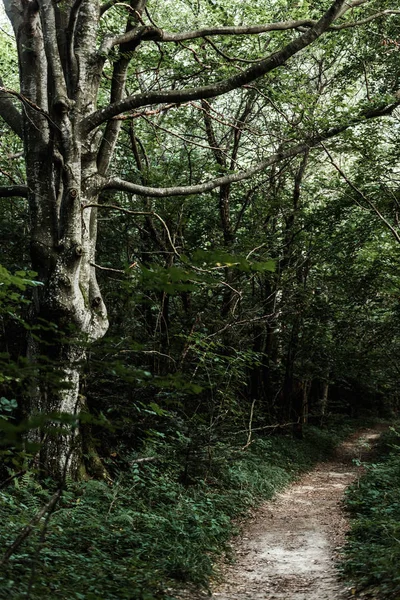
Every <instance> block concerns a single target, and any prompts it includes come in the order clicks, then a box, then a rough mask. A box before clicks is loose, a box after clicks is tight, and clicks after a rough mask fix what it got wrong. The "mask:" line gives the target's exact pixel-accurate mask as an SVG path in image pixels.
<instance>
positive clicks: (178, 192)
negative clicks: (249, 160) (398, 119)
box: [102, 100, 400, 198]
mask: <svg viewBox="0 0 400 600" xmlns="http://www.w3.org/2000/svg"><path fill="white" fill-rule="evenodd" d="M399 105H400V100H398V101H397V102H394V103H393V104H390V105H386V106H383V107H378V108H374V109H370V110H368V111H363V112H362V113H361V114H360V115H358V117H357V118H353V119H351V120H349V121H348V122H347V123H344V124H342V125H338V126H336V127H333V128H331V129H329V130H328V131H326V132H324V133H320V134H318V135H315V136H313V137H310V138H308V139H307V140H305V141H304V142H302V143H299V144H296V145H294V146H291V147H289V148H281V149H280V150H279V151H278V152H276V153H275V154H272V155H271V156H269V157H268V158H267V159H266V160H263V161H261V162H259V163H258V164H257V165H255V166H254V167H251V168H250V169H247V170H245V171H241V172H240V173H232V174H230V175H224V176H223V177H217V178H216V179H212V180H210V181H205V182H204V183H199V184H197V185H190V186H175V187H166V188H155V187H150V186H146V185H140V184H136V183H132V182H130V181H126V180H124V179H119V178H118V177H110V178H109V179H104V183H103V186H102V189H108V190H116V191H121V192H128V193H130V194H136V195H137V196H148V197H153V198H166V197H171V196H192V195H197V194H203V193H205V192H210V191H212V190H214V189H216V188H218V187H221V186H225V185H229V184H232V183H238V182H239V181H245V180H247V179H250V178H251V177H253V176H254V175H257V174H258V173H261V172H262V171H264V170H265V169H267V168H268V167H271V166H272V165H274V164H276V163H278V162H280V161H282V160H285V159H288V158H293V157H295V156H298V155H299V154H302V153H303V152H306V151H308V150H310V149H311V148H315V147H316V146H318V144H320V143H321V142H322V141H324V140H328V139H331V138H333V137H335V136H336V135H338V134H339V133H342V132H343V131H345V130H346V129H349V128H350V127H353V126H355V125H359V124H360V123H363V122H364V121H365V120H367V119H374V118H377V117H382V116H386V115H390V114H391V113H392V112H393V111H394V110H395V108H397V107H398V106H399Z"/></svg>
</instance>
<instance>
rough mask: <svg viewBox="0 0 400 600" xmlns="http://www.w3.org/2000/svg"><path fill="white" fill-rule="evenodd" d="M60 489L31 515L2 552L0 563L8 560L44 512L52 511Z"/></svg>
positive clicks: (59, 495) (2, 563) (58, 497)
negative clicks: (28, 520) (26, 523)
mask: <svg viewBox="0 0 400 600" xmlns="http://www.w3.org/2000/svg"><path fill="white" fill-rule="evenodd" d="M61 491H62V490H61V489H59V490H57V491H56V493H55V494H53V496H52V497H51V498H50V500H49V502H48V503H47V504H46V505H45V506H44V507H43V508H42V509H41V510H40V511H39V512H38V513H37V514H36V515H35V516H34V517H33V519H32V520H31V522H30V523H29V524H28V525H27V526H26V527H24V529H23V530H22V531H21V533H20V534H19V536H18V537H17V539H16V540H15V541H14V542H13V543H12V544H11V546H10V547H9V548H8V549H7V550H6V552H5V553H4V556H3V558H2V559H1V561H0V565H5V564H6V563H7V562H8V560H9V559H10V557H11V556H12V555H13V554H14V552H15V551H16V550H18V548H19V547H20V545H21V544H22V542H23V541H24V540H25V539H26V538H27V537H28V536H29V535H30V534H31V533H32V531H33V528H34V527H35V525H37V523H39V521H40V520H41V519H42V518H43V517H44V516H45V514H46V513H51V512H53V510H54V508H55V507H56V505H57V502H58V501H59V499H60V497H61Z"/></svg>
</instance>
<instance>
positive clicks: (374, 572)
mask: <svg viewBox="0 0 400 600" xmlns="http://www.w3.org/2000/svg"><path fill="white" fill-rule="evenodd" d="M365 469H366V473H365V475H364V476H363V477H362V479H361V480H360V481H359V482H357V483H356V484H354V485H353V486H352V487H351V488H350V489H349V490H348V493H347V497H346V507H347V509H348V511H349V513H350V515H351V517H352V526H351V531H350V533H349V538H348V543H347V546H346V548H345V560H344V562H343V564H342V569H343V572H344V574H345V576H346V577H348V578H351V580H352V581H353V582H354V585H355V586H356V588H357V589H358V590H363V594H365V595H366V596H367V597H372V598H385V599H387V600H388V599H389V598H399V597H400V493H399V490H400V428H399V426H398V425H397V426H396V427H393V428H391V430H390V431H389V432H388V433H385V434H383V436H382V439H381V441H380V444H379V446H378V454H377V457H376V460H375V462H373V463H371V464H367V465H365Z"/></svg>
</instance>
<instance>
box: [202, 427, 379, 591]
mask: <svg viewBox="0 0 400 600" xmlns="http://www.w3.org/2000/svg"><path fill="white" fill-rule="evenodd" d="M384 429H386V427H385V426H378V427H376V428H374V429H364V430H362V431H359V432H357V433H354V434H353V435H352V436H351V437H350V438H348V439H347V440H346V441H345V442H343V443H342V444H341V445H340V446H339V447H338V448H337V450H336V453H335V456H334V457H333V458H332V460H330V461H329V462H323V463H319V464H318V465H317V466H316V467H315V468H314V469H313V470H312V471H310V472H309V473H306V474H305V475H303V476H302V477H301V478H299V479H298V480H297V481H296V482H294V483H293V484H291V485H290V486H289V487H288V488H286V489H285V490H284V491H283V492H282V493H280V494H277V495H276V496H275V498H274V499H273V500H272V501H270V502H266V503H264V504H263V505H261V506H260V507H259V508H258V509H257V510H254V511H253V512H252V514H251V516H250V519H249V520H247V521H246V523H245V524H244V526H243V530H242V533H241V535H240V536H238V538H237V539H236V540H235V541H234V542H233V552H234V557H235V562H234V563H233V564H222V563H221V564H220V565H219V567H218V571H219V573H220V577H219V583H216V584H215V585H212V596H211V598H212V599H213V600H267V599H268V600H272V599H285V600H344V599H346V598H349V597H351V590H349V588H348V587H346V585H345V584H343V583H342V582H340V580H339V578H338V574H337V571H336V568H335V562H336V561H337V560H338V558H339V556H340V549H341V548H342V546H343V545H344V542H345V534H346V531H347V529H348V522H347V518H346V515H345V513H344V511H343V507H342V502H341V501H342V498H343V494H344V490H345V489H346V487H348V486H349V485H350V484H351V483H353V482H354V481H356V480H357V478H359V477H360V476H361V474H362V471H363V469H362V466H360V465H359V463H360V462H361V463H362V462H363V461H365V460H368V458H369V456H370V455H371V453H372V452H373V448H374V443H375V442H376V440H377V439H378V438H379V436H380V433H381V432H382V431H383V430H384ZM201 597H202V598H205V597H206V596H205V595H204V596H198V598H201ZM208 597H209V598H210V596H208ZM353 597H354V596H353ZM191 598H194V596H193V595H192V596H191Z"/></svg>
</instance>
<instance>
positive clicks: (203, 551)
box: [0, 427, 345, 600]
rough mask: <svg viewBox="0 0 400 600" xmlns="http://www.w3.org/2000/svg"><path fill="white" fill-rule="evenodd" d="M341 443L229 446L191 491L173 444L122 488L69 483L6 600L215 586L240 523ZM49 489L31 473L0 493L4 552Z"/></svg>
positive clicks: (333, 438)
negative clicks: (212, 581)
mask: <svg viewBox="0 0 400 600" xmlns="http://www.w3.org/2000/svg"><path fill="white" fill-rule="evenodd" d="M344 431H345V430H344V429H343V428H342V434H343V432H344ZM338 439H339V438H338V435H337V434H334V433H329V432H327V431H320V430H318V429H316V428H311V427H310V428H307V430H306V435H305V439H304V440H302V441H299V440H293V439H292V438H291V437H286V436H283V435H281V436H276V437H266V438H261V437H260V438H257V439H255V441H254V443H253V444H251V445H250V447H249V448H248V449H247V450H246V451H241V450H236V449H233V448H232V447H230V446H228V444H223V443H222V442H221V444H220V446H219V452H218V453H217V454H216V456H215V457H214V463H213V469H212V471H210V472H209V474H208V475H204V476H203V478H198V479H197V480H196V481H194V482H193V481H192V482H191V483H190V484H189V485H183V483H182V482H181V478H180V474H181V468H182V466H181V464H180V463H179V462H178V461H176V458H174V457H176V452H175V449H174V447H173V444H171V442H170V443H169V445H167V444H165V446H164V456H163V459H162V460H161V461H160V462H148V463H141V464H137V463H134V462H132V460H131V464H130V466H128V467H126V468H125V469H124V470H123V471H122V470H121V472H120V473H119V476H118V477H117V478H116V479H115V480H114V482H113V483H111V482H109V483H107V482H100V481H94V480H91V481H87V482H84V483H79V484H76V483H73V482H67V485H66V489H65V490H64V492H63V495H62V498H61V501H60V503H59V504H58V506H57V508H56V510H55V512H54V513H53V515H52V516H51V518H50V519H49V520H48V523H46V521H45V520H42V522H41V523H40V525H39V526H37V528H36V530H35V531H34V532H33V533H32V534H31V535H30V536H29V537H28V538H27V540H26V541H25V542H24V543H23V544H22V545H21V546H20V547H19V548H18V550H17V551H16V552H15V553H14V554H13V555H12V557H11V558H10V560H9V562H8V563H7V565H5V567H3V570H2V572H1V574H0V598H7V600H14V599H19V598H25V597H27V596H28V597H30V598H31V599H32V600H35V599H37V600H39V599H40V600H43V599H46V598H51V599H53V598H54V599H56V598H63V599H65V600H92V599H93V600H94V599H99V598H101V599H102V600H114V599H124V598H127V599H128V598H129V599H131V600H132V599H135V600H155V599H160V598H163V599H166V598H170V597H173V592H171V591H170V590H171V589H174V588H175V587H176V586H179V585H187V584H188V583H191V584H194V585H196V586H203V587H206V586H207V583H208V580H209V577H210V576H211V574H212V558H213V557H214V556H215V555H216V554H218V553H221V552H222V551H223V550H224V549H226V544H227V541H228V539H229V538H230V537H231V535H232V534H233V533H234V531H235V524H234V519H237V518H238V517H239V516H241V515H244V514H245V513H246V511H247V510H248V508H249V507H251V506H254V505H255V504H256V503H257V502H259V501H260V500H261V499H266V498H270V497H271V496H272V495H273V494H274V493H275V492H276V491H277V490H279V489H281V488H283V487H284V486H285V485H287V484H288V483H289V481H290V480H291V479H293V478H294V477H295V476H296V475H298V474H299V472H301V471H304V470H306V469H308V468H310V467H311V466H312V464H313V463H314V462H315V461H317V460H320V459H323V458H327V456H328V455H329V453H330V452H331V450H332V448H333V447H334V445H335V443H336V442H337V441H338ZM160 454H161V451H160ZM46 483H47V485H45V484H44V483H42V484H40V483H38V482H37V481H36V480H35V479H34V477H33V476H31V475H29V474H25V475H24V476H22V478H20V479H14V481H13V482H12V483H11V484H10V485H9V486H8V488H6V489H5V490H4V489H3V490H2V491H0V547H2V548H6V547H8V546H9V545H10V544H12V543H13V541H14V540H15V539H16V537H17V536H18V534H19V532H20V531H21V529H22V528H23V527H24V526H25V525H26V524H27V523H28V522H29V521H30V520H31V518H32V515H33V514H35V512H37V511H38V510H39V509H40V508H41V507H42V506H43V505H45V504H46V502H48V500H49V498H50V497H51V494H52V493H53V492H54V488H53V487H52V484H51V482H46Z"/></svg>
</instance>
